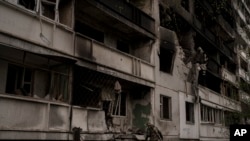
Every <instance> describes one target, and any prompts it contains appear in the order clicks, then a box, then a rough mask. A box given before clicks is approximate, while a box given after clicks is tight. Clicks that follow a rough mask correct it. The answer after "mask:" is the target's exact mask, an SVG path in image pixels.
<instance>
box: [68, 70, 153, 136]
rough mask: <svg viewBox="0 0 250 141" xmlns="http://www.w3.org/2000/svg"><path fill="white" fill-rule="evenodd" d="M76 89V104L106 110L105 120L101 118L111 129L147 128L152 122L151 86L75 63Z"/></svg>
mask: <svg viewBox="0 0 250 141" xmlns="http://www.w3.org/2000/svg"><path fill="white" fill-rule="evenodd" d="M73 89H74V91H73V99H72V104H73V105H74V107H76V106H80V107H84V108H87V109H89V110H92V111H93V112H94V111H96V112H104V114H105V119H98V121H100V120H105V122H106V125H104V126H103V127H102V128H107V129H108V130H109V131H114V132H125V131H128V129H132V130H133V129H134V127H136V128H138V129H144V128H145V123H146V122H147V121H149V115H150V107H151V105H150V87H147V86H143V85H140V84H136V83H133V82H129V81H126V80H123V79H120V78H117V77H115V76H112V75H107V74H103V73H100V72H97V71H93V70H90V69H87V68H83V67H79V66H76V67H75V68H74V86H73ZM142 103H144V104H142ZM142 114H143V115H144V116H143V115H142ZM100 118H101V117H100ZM140 120H141V121H140ZM125 121H126V122H125ZM83 129H85V128H84V127H83ZM104 130H105V129H104Z"/></svg>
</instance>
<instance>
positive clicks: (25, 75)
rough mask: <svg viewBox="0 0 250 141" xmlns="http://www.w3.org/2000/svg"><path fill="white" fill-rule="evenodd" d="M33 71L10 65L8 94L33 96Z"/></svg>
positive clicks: (7, 85)
mask: <svg viewBox="0 0 250 141" xmlns="http://www.w3.org/2000/svg"><path fill="white" fill-rule="evenodd" d="M32 72H33V71H32V69H29V68H25V67H21V66H17V65H13V64H9V65H8V74H7V83H6V93H10V94H17V95H23V96H31V93H32Z"/></svg>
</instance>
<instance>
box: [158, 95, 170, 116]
mask: <svg viewBox="0 0 250 141" xmlns="http://www.w3.org/2000/svg"><path fill="white" fill-rule="evenodd" d="M160 117H161V119H168V120H170V119H171V98H170V97H168V96H164V95H161V96H160Z"/></svg>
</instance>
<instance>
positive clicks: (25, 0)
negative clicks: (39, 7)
mask: <svg viewBox="0 0 250 141" xmlns="http://www.w3.org/2000/svg"><path fill="white" fill-rule="evenodd" d="M18 4H19V5H21V6H23V7H25V8H26V9H29V10H35V9H36V0H19V1H18Z"/></svg>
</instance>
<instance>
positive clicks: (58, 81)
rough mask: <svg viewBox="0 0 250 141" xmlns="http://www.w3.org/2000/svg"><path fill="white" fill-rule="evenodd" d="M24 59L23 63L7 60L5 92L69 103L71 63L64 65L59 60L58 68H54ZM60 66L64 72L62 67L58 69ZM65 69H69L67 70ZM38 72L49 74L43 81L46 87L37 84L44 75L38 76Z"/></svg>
mask: <svg viewBox="0 0 250 141" xmlns="http://www.w3.org/2000/svg"><path fill="white" fill-rule="evenodd" d="M35 56H39V55H35ZM47 59H48V58H47ZM24 60H25V59H24ZM24 60H23V63H18V62H12V61H8V60H6V63H7V64H8V65H7V67H6V71H7V74H6V75H7V76H6V80H4V81H5V82H6V86H5V90H4V91H5V94H7V95H13V96H23V97H25V98H35V99H39V100H48V101H57V102H64V103H69V100H70V91H69V90H70V87H69V85H70V72H69V69H70V68H69V67H70V66H69V65H64V64H61V63H59V62H57V63H59V64H55V65H56V66H57V69H53V68H51V67H49V68H44V67H40V66H37V65H35V64H30V62H26V61H24ZM48 60H50V59H48ZM50 62H52V61H48V63H49V64H50ZM50 65H52V64H50ZM58 66H59V67H60V66H63V68H64V70H63V71H64V72H62V71H61V72H60V70H61V69H62V68H59V69H58ZM11 67H12V74H10V73H11V72H10V71H11V70H10V69H11ZM65 67H66V68H65ZM15 68H17V69H15ZM65 69H67V70H66V71H65ZM26 70H28V73H26V72H27V71H26ZM38 72H40V73H41V72H45V73H46V75H47V76H48V77H47V78H48V79H47V81H46V82H44V83H43V84H44V85H46V86H45V87H43V86H40V85H39V86H38V85H37V84H36V82H38V81H40V79H41V77H43V76H37V75H36V73H38ZM17 73H18V74H17ZM28 74H29V75H28ZM14 75H15V76H14ZM10 77H11V78H10ZM41 89H42V90H41ZM38 91H39V92H38ZM41 91H42V92H41Z"/></svg>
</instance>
